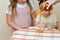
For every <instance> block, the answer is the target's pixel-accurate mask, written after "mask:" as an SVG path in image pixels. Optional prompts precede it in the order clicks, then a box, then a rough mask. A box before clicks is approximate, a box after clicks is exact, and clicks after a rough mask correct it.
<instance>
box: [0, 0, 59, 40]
mask: <svg viewBox="0 0 60 40" xmlns="http://www.w3.org/2000/svg"><path fill="white" fill-rule="evenodd" d="M7 3H8V0H0V40H9V37H10V35H11V29H10V28H9V27H8V26H7V24H6V15H5V8H6V5H7ZM52 13H54V14H56V16H57V19H58V22H59V24H60V3H57V4H56V5H54V8H53V11H52ZM58 30H60V25H59V29H58Z"/></svg>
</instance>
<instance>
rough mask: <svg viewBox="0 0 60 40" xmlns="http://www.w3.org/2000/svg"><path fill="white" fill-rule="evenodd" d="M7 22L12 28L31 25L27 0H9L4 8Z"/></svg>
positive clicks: (16, 28) (17, 28)
mask: <svg viewBox="0 0 60 40" xmlns="http://www.w3.org/2000/svg"><path fill="white" fill-rule="evenodd" d="M6 18H7V24H8V25H9V26H10V27H11V28H12V29H14V30H19V29H20V28H28V27H29V26H31V22H32V20H31V14H30V6H29V0H10V3H9V4H8V6H7V8H6Z"/></svg>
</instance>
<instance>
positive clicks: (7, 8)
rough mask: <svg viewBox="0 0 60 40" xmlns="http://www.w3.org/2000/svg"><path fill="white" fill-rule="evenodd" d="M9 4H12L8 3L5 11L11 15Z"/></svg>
mask: <svg viewBox="0 0 60 40" xmlns="http://www.w3.org/2000/svg"><path fill="white" fill-rule="evenodd" d="M9 5H10V3H8V4H7V6H6V8H5V13H6V14H9V15H11V10H10V9H9V7H8V6H9Z"/></svg>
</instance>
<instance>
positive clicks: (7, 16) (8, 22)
mask: <svg viewBox="0 0 60 40" xmlns="http://www.w3.org/2000/svg"><path fill="white" fill-rule="evenodd" d="M6 20H7V24H8V25H9V26H10V27H11V28H13V29H14V30H18V29H20V28H19V26H17V25H16V24H14V23H13V22H12V17H11V15H9V14H6Z"/></svg>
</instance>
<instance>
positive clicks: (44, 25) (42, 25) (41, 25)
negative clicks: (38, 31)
mask: <svg viewBox="0 0 60 40" xmlns="http://www.w3.org/2000/svg"><path fill="white" fill-rule="evenodd" d="M38 26H39V27H43V28H45V27H46V24H38Z"/></svg>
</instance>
